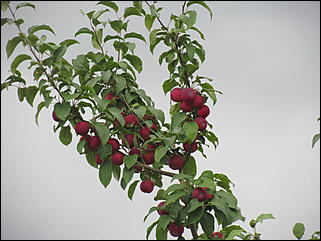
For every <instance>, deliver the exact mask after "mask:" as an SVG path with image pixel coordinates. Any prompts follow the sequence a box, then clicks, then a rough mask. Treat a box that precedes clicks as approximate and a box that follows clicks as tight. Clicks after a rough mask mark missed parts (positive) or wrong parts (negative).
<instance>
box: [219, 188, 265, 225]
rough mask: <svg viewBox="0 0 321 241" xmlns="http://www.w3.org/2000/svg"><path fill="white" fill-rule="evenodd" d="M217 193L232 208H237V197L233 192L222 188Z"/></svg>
mask: <svg viewBox="0 0 321 241" xmlns="http://www.w3.org/2000/svg"><path fill="white" fill-rule="evenodd" d="M216 194H217V195H218V196H220V197H221V198H222V199H223V200H224V201H225V202H226V203H227V204H228V206H229V207H230V208H237V199H236V197H234V195H233V194H232V193H231V192H225V191H223V190H220V191H218V192H216ZM265 215H266V214H265ZM263 217H264V216H263ZM262 221H263V220H262Z"/></svg>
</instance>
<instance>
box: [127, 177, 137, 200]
mask: <svg viewBox="0 0 321 241" xmlns="http://www.w3.org/2000/svg"><path fill="white" fill-rule="evenodd" d="M138 182H139V180H136V181H134V182H133V183H132V184H130V186H129V188H128V192H127V194H128V197H129V199H130V200H133V195H134V192H135V189H136V186H137V184H138Z"/></svg>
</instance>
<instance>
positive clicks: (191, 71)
mask: <svg viewBox="0 0 321 241" xmlns="http://www.w3.org/2000/svg"><path fill="white" fill-rule="evenodd" d="M198 68H199V67H198V66H197V65H194V64H187V65H186V66H185V70H186V74H187V76H188V77H189V76H191V75H192V74H194V72H195V71H196V70H198Z"/></svg>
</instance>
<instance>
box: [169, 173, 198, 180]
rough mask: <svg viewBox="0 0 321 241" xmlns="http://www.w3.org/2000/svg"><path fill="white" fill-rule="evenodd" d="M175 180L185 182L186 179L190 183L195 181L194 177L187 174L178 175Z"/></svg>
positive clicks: (174, 177)
mask: <svg viewBox="0 0 321 241" xmlns="http://www.w3.org/2000/svg"><path fill="white" fill-rule="evenodd" d="M175 179H179V180H184V179H187V180H189V181H192V180H193V177H192V176H190V175H187V174H182V173H179V174H176V175H174V176H173V178H172V180H171V182H172V181H174V180H175Z"/></svg>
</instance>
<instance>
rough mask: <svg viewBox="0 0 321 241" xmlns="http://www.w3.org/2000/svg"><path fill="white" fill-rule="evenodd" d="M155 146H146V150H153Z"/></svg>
mask: <svg viewBox="0 0 321 241" xmlns="http://www.w3.org/2000/svg"><path fill="white" fill-rule="evenodd" d="M155 148H156V146H155V145H154V144H147V145H146V150H155Z"/></svg>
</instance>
